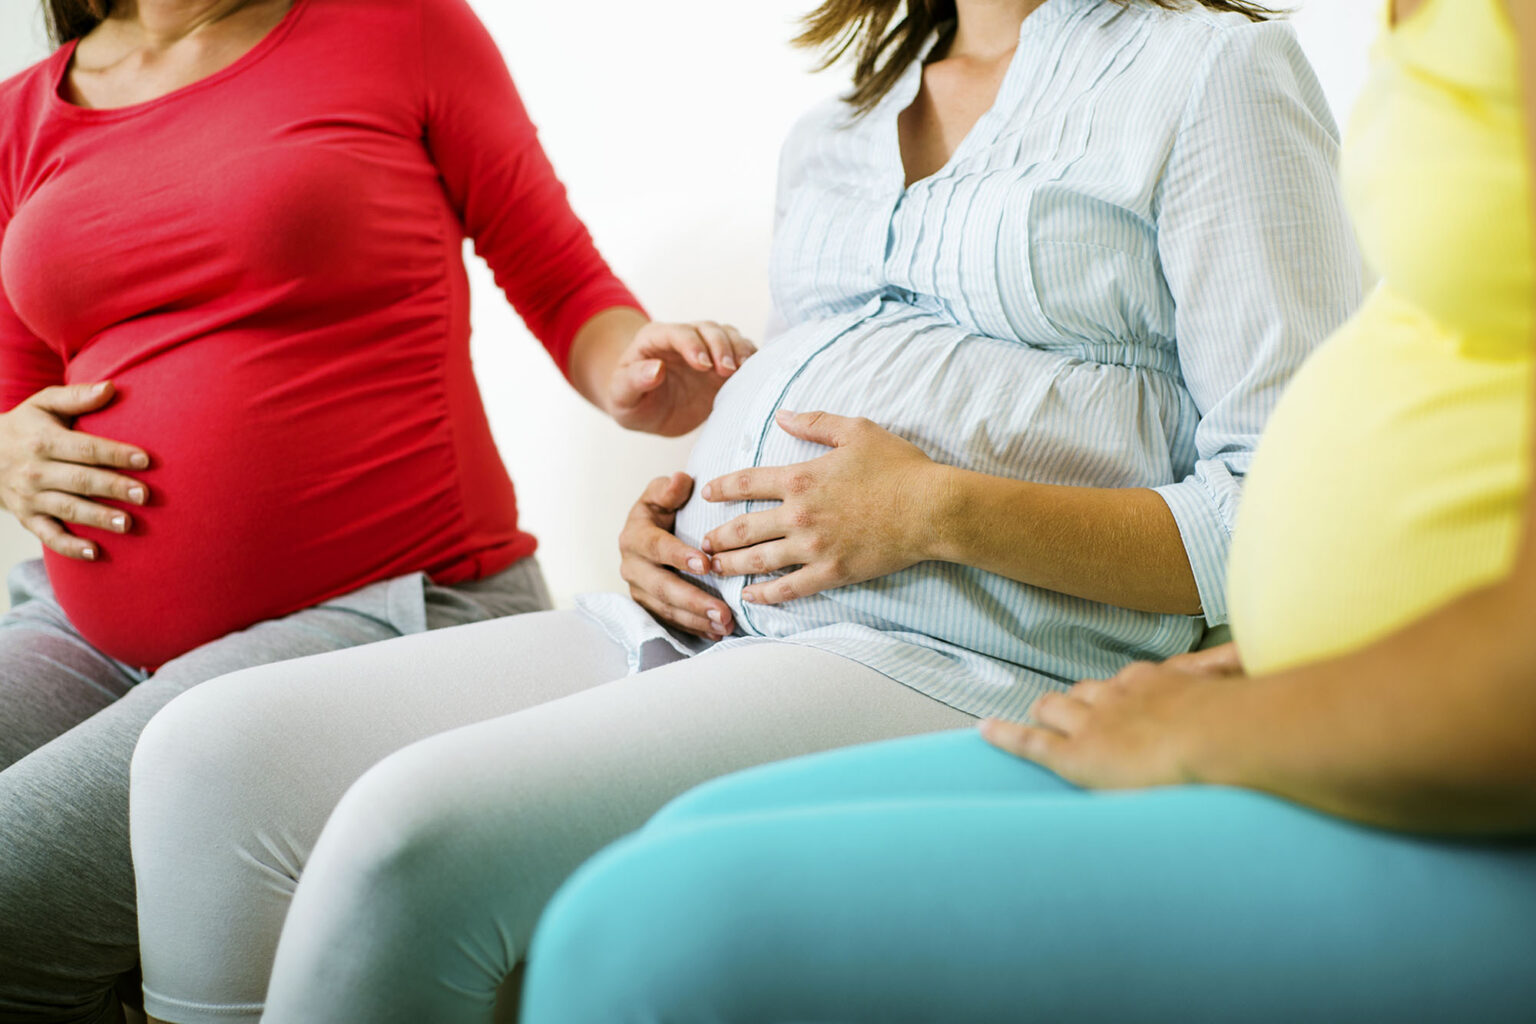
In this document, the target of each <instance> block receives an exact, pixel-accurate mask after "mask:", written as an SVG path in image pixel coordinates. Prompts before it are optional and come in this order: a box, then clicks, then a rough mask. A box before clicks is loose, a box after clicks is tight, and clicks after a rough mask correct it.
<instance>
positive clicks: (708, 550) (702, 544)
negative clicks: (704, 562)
mask: <svg viewBox="0 0 1536 1024" xmlns="http://www.w3.org/2000/svg"><path fill="white" fill-rule="evenodd" d="M699 550H701V551H703V552H704V553H705V554H706V555H712V554H714V553H715V546H714V545H713V544H711V543H710V542H709V538H708V537H705V538H704V539H703V540H701V541H699Z"/></svg>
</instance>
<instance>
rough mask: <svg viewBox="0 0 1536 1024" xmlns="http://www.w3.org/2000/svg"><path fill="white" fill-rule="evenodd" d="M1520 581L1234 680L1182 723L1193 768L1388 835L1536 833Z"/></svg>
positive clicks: (1535, 661)
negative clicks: (1311, 659)
mask: <svg viewBox="0 0 1536 1024" xmlns="http://www.w3.org/2000/svg"><path fill="white" fill-rule="evenodd" d="M1518 580H1519V578H1518V577H1517V578H1516V579H1515V580H1512V581H1510V582H1507V583H1503V584H1499V585H1496V586H1492V587H1487V588H1485V589H1482V590H1479V591H1476V592H1474V593H1472V594H1469V595H1467V596H1466V597H1463V598H1461V599H1460V600H1458V601H1455V602H1453V603H1451V604H1449V605H1447V606H1445V607H1444V608H1442V609H1440V610H1439V611H1437V612H1435V613H1433V614H1431V615H1429V616H1428V617H1426V618H1424V619H1421V620H1419V621H1418V622H1416V623H1414V624H1413V625H1411V626H1409V627H1407V628H1405V629H1403V630H1402V631H1400V632H1398V633H1396V634H1394V635H1392V636H1389V637H1387V638H1385V639H1383V640H1381V641H1379V642H1378V643H1376V644H1373V645H1372V646H1370V647H1367V648H1364V649H1362V650H1360V651H1358V652H1356V653H1353V654H1350V655H1347V656H1343V657H1339V658H1335V659H1331V660H1328V661H1325V662H1319V663H1317V664H1315V665H1313V666H1308V667H1303V668H1299V669H1294V670H1291V671H1287V672H1282V673H1278V674H1275V675H1272V676H1267V677H1262V678H1257V679H1254V680H1251V681H1245V682H1235V683H1234V684H1233V685H1232V687H1231V688H1230V689H1226V690H1222V691H1220V692H1219V694H1218V695H1217V696H1216V697H1215V699H1213V700H1211V701H1210V702H1209V703H1207V704H1206V705H1205V706H1203V707H1202V709H1201V710H1200V712H1199V714H1197V715H1196V716H1195V718H1196V720H1194V721H1191V722H1190V723H1189V729H1188V730H1187V735H1188V736H1189V737H1190V742H1191V749H1190V750H1189V751H1188V761H1187V764H1188V769H1189V774H1190V775H1191V776H1193V777H1194V778H1197V779H1199V780H1201V781H1204V782H1209V783H1217V784H1225V785H1236V786H1246V787H1250V788H1253V789H1259V790H1264V791H1267V792H1270V793H1274V794H1276V795H1279V796H1283V797H1286V798H1288V799H1291V800H1295V801H1297V802H1299V803H1303V804H1308V805H1310V806H1313V807H1317V808H1319V809H1321V810H1324V811H1328V812H1330V813H1333V814H1338V815H1341V816H1343V817H1347V818H1353V819H1356V820H1359V821H1364V822H1368V823H1371V824H1376V825H1382V826H1386V827H1391V828H1401V829H1410V830H1424V831H1437V832H1440V831H1443V832H1463V833H1503V832H1526V833H1529V832H1532V831H1536V638H1533V634H1532V630H1531V628H1530V623H1531V621H1532V614H1533V612H1536V602H1533V601H1532V600H1531V599H1530V595H1529V593H1528V591H1529V589H1530V588H1529V587H1525V586H1523V585H1522V584H1521V583H1519V582H1518Z"/></svg>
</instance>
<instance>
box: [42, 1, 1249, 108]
mask: <svg viewBox="0 0 1536 1024" xmlns="http://www.w3.org/2000/svg"><path fill="white" fill-rule="evenodd" d="M55 2H57V0H55ZM1112 2H1114V3H1118V4H1126V3H1131V2H1143V3H1152V4H1156V5H1157V6H1158V7H1163V8H1167V9H1169V10H1175V9H1178V8H1180V7H1184V6H1187V5H1188V4H1189V3H1197V4H1199V5H1200V6H1201V7H1206V8H1209V9H1211V10H1213V11H1235V12H1237V13H1238V14H1246V15H1247V16H1248V17H1249V18H1250V19H1252V20H1254V21H1263V20H1264V19H1266V18H1270V17H1274V15H1275V14H1276V13H1277V12H1275V11H1273V10H1271V9H1269V8H1268V7H1264V6H1263V5H1261V4H1258V3H1255V2H1253V0H1112ZM903 7H905V8H906V10H905V13H904V14H903V16H902V18H901V20H900V21H897V22H896V27H895V28H891V27H890V25H891V22H892V21H895V19H896V15H897V12H898V11H900V10H901V9H902V8H903ZM954 17H955V0H905V3H903V0H822V4H821V6H820V7H818V8H816V9H815V10H814V11H812V12H811V13H810V14H808V15H806V16H805V19H804V21H802V22H801V25H802V28H801V31H800V34H799V35H798V36H796V37H795V45H796V46H803V47H806V48H808V49H815V50H821V51H822V60H821V64H820V65H819V66H818V68H817V70H820V71H824V70H826V69H827V68H829V67H831V66H832V65H833V64H836V63H837V62H838V61H839V60H841V59H842V57H843V55H844V54H846V53H847V52H848V51H849V50H852V51H853V52H854V65H853V91H852V92H850V93H849V94H848V95H847V96H846V97H845V99H846V100H847V101H848V102H849V103H850V104H851V105H852V106H853V108H854V110H855V111H856V112H857V113H859V114H866V113H868V112H869V111H870V110H871V109H872V108H873V107H874V106H875V104H877V103H879V102H880V99H881V97H883V96H884V95H885V94H886V93H887V92H889V91H890V89H891V86H893V85H895V84H896V80H897V79H898V78H900V77H901V74H902V72H903V71H905V70H906V69H907V66H908V65H909V64H911V63H912V62H913V61H914V60H917V58H918V57H920V56H921V55H922V52H923V45H924V44H925V43H926V42H927V41H928V36H929V34H930V33H931V32H932V31H933V30H934V29H935V28H936V27H938V26H939V25H942V24H944V23H945V22H946V21H951V20H953V19H954Z"/></svg>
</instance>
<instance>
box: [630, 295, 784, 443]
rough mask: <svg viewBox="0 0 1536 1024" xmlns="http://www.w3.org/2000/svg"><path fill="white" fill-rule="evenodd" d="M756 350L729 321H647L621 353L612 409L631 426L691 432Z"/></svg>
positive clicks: (672, 433)
mask: <svg viewBox="0 0 1536 1024" xmlns="http://www.w3.org/2000/svg"><path fill="white" fill-rule="evenodd" d="M755 351H757V349H756V348H755V347H754V346H753V344H752V343H751V342H750V341H748V340H747V339H746V338H743V337H742V336H741V332H739V331H737V330H736V328H734V327H731V326H729V325H728V324H717V323H712V322H710V321H707V320H706V321H701V322H699V323H693V324H663V323H655V322H652V323H648V324H646V325H645V326H644V327H642V328H640V330H639V331H637V332H636V333H635V337H634V340H633V341H631V342H630V343H629V346H628V347H627V348H625V349H624V351H623V353H622V354H621V355H620V356H619V361H618V364H617V366H615V367H614V371H613V376H612V378H610V380H609V383H608V410H609V412H610V413H611V414H612V416H613V418H614V420H616V421H617V422H618V423H619V425H620V426H623V427H626V428H628V429H630V430H643V431H646V432H648V433H652V434H661V435H662V436H664V437H676V436H677V435H679V434H686V433H688V431H690V430H692V429H693V428H694V427H697V426H698V425H699V424H700V423H703V422H704V419H705V417H707V416H708V415H709V412H710V410H711V409H712V408H714V404H715V392H717V391H719V390H720V385H722V384H724V383H725V381H726V379H727V378H729V377H730V376H731V374H733V373H735V372H736V370H737V368H738V367H740V366H741V364H742V363H744V362H745V361H746V360H747V359H748V358H749V357H750V356H751V355H752V353H754V352H755Z"/></svg>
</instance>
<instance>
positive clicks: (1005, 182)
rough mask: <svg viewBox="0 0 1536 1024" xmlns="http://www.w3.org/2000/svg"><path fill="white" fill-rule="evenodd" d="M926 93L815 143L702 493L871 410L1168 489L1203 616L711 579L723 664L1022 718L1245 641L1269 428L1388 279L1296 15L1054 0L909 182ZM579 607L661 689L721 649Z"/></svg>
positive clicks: (1054, 467)
mask: <svg viewBox="0 0 1536 1024" xmlns="http://www.w3.org/2000/svg"><path fill="white" fill-rule="evenodd" d="M920 83H921V65H920V63H915V64H913V65H912V66H911V67H910V68H908V69H907V71H906V74H905V75H904V77H903V78H902V79H901V81H900V82H899V84H898V85H897V86H896V87H895V88H894V89H893V90H892V92H891V93H890V94H889V95H888V96H887V97H886V98H885V99H884V101H883V102H881V104H880V105H879V106H878V107H877V108H876V109H874V110H873V111H871V112H870V113H869V114H867V115H865V116H863V117H859V118H854V117H852V116H851V113H850V108H849V107H848V106H847V105H846V104H845V103H843V102H841V101H840V100H834V101H831V102H829V103H827V104H825V105H823V106H821V107H818V108H817V109H815V110H813V111H812V112H811V113H809V114H808V115H807V116H806V117H804V118H803V119H802V120H801V121H800V123H799V124H798V125H797V126H796V127H795V129H794V130H793V132H792V133H791V135H790V138H789V139H788V141H787V142H786V144H785V147H784V151H783V157H782V163H781V168H780V183H779V198H778V209H777V228H776V230H775V237H774V249H773V259H772V270H771V285H772V289H773V299H774V308H775V328H776V329H775V330H774V331H772V332H771V339H770V341H769V342H768V343H767V344H765V345H764V347H763V349H762V351H761V352H760V353H759V354H758V355H757V356H756V357H754V358H753V359H752V360H750V361H749V362H748V363H747V364H746V365H745V366H744V367H743V369H742V370H741V371H739V372H738V373H737V374H736V375H735V376H734V377H733V378H732V379H731V380H730V381H729V383H727V384H726V386H725V387H724V388H723V389H722V390H721V392H720V395H719V398H718V400H717V402H716V405H715V411H714V414H713V415H712V416H711V417H710V420H709V422H708V423H707V424H706V425H705V427H704V429H703V431H702V433H701V435H700V437H699V440H698V443H697V445H696V446H695V448H694V451H693V454H692V458H691V460H690V464H689V466H688V472H689V473H691V474H692V475H693V477H694V478H695V480H697V481H699V482H700V483H702V482H703V481H706V480H709V479H711V478H713V477H716V476H719V475H721V474H724V473H727V472H730V471H733V470H737V469H741V468H743V467H748V466H765V465H785V464H789V463H794V462H800V461H804V460H808V459H813V458H815V457H816V456H817V455H819V454H822V453H823V452H825V449H823V448H820V447H819V446H816V445H813V444H809V443H807V442H803V441H800V440H797V439H795V438H793V437H790V436H789V435H788V434H786V433H784V432H783V431H782V430H780V429H779V428H778V427H777V426H776V425H775V424H774V421H773V416H774V413H775V411H776V410H778V409H780V408H785V409H790V410H794V411H797V412H809V411H815V410H824V411H828V412H833V413H838V414H842V415H848V416H866V417H869V418H870V419H872V420H874V421H875V422H877V423H879V424H881V425H882V426H884V427H886V428H887V429H889V430H891V431H893V432H894V433H896V434H899V435H901V436H902V437H904V438H906V439H907V440H909V441H911V442H913V443H914V444H916V445H918V446H919V447H921V448H922V449H924V450H925V451H926V452H927V453H928V454H929V455H930V456H932V457H933V458H934V459H936V460H938V461H940V462H944V463H948V464H951V465H955V466H961V467H965V468H967V469H972V470H977V471H980V472H983V473H989V474H993V475H996V476H1002V477H1011V478H1016V479H1027V480H1033V481H1038V482H1042V483H1051V484H1065V485H1076V486H1084V487H1147V488H1154V489H1155V490H1156V491H1157V493H1158V494H1160V495H1161V496H1162V497H1163V498H1164V499H1165V500H1166V501H1167V503H1168V506H1169V508H1170V509H1171V510H1172V513H1173V515H1174V518H1175V520H1176V521H1177V523H1178V526H1179V530H1180V533H1181V536H1182V538H1183V540H1184V544H1185V547H1186V549H1187V551H1188V554H1189V560H1190V564H1191V566H1192V567H1193V569H1194V574H1195V578H1196V581H1197V583H1198V586H1199V591H1200V596H1201V601H1202V607H1203V609H1204V613H1205V614H1204V616H1203V617H1196V618H1191V617H1186V616H1180V615H1159V614H1152V613H1146V612H1137V611H1130V610H1127V609H1123V608H1117V607H1113V606H1110V605H1106V604H1098V603H1095V602H1092V601H1085V600H1081V599H1078V598H1073V597H1068V596H1065V595H1063V594H1059V593H1054V592H1051V591H1046V590H1042V589H1038V588H1035V587H1031V586H1027V585H1025V584H1022V583H1018V582H1015V581H1013V580H1009V579H1006V578H1004V577H1001V576H997V575H994V574H991V573H987V572H983V571H980V570H977V569H973V568H970V567H967V566H963V565H955V564H947V563H937V562H923V563H920V564H918V565H916V566H913V567H912V568H910V569H907V570H904V571H902V572H898V573H895V574H893V575H891V576H887V577H884V578H881V579H877V580H873V581H870V582H868V583H863V584H858V585H855V586H849V587H844V588H841V589H838V590H834V591H829V592H826V593H822V594H818V595H815V596H812V597H809V598H803V599H800V600H796V601H792V602H789V603H787V604H784V605H780V606H760V605H743V603H742V602H741V600H740V594H741V589H742V587H743V586H744V585H745V584H746V583H747V582H750V581H751V580H750V579H749V580H742V579H726V580H721V579H714V578H705V579H703V580H700V581H699V582H701V583H703V584H704V585H706V586H708V587H710V588H711V589H713V590H714V591H715V592H717V593H719V594H720V595H721V596H722V597H723V598H724V599H725V600H726V601H727V603H729V604H730V605H731V607H732V609H733V610H734V611H735V614H736V620H737V623H738V627H737V628H738V635H737V636H735V637H731V638H727V639H725V640H723V641H720V642H719V643H718V644H716V645H714V646H716V647H724V646H727V645H738V644H742V643H753V642H762V641H763V640H764V639H768V640H779V641H788V642H793V643H802V644H809V645H813V646H816V647H819V648H822V649H825V650H829V651H833V652H835V653H838V654H841V655H844V656H846V657H849V658H852V659H854V660H856V661H859V662H861V663H863V664H865V665H867V666H869V667H871V668H873V669H876V670H877V671H880V672H882V673H885V674H886V675H889V676H890V677H891V678H893V679H896V680H898V681H899V682H902V683H904V684H906V685H908V686H912V687H914V688H916V689H918V690H920V691H921V692H923V693H926V694H928V695H930V696H932V697H934V698H937V699H939V700H942V701H944V702H945V703H948V704H950V705H952V706H954V707H956V708H959V709H961V710H963V711H966V712H969V713H972V714H976V715H997V716H1002V717H1010V718H1019V717H1022V716H1023V714H1024V712H1025V711H1026V709H1027V708H1028V706H1029V704H1030V703H1031V702H1032V701H1033V700H1034V699H1035V697H1037V696H1039V695H1040V694H1041V693H1043V692H1045V691H1046V690H1048V689H1052V688H1062V687H1064V686H1067V685H1069V684H1070V683H1072V682H1074V681H1076V680H1078V679H1081V678H1087V677H1102V676H1106V675H1110V674H1113V673H1114V672H1115V671H1117V670H1118V669H1120V668H1121V667H1123V666H1124V665H1125V664H1126V663H1127V662H1129V661H1131V660H1134V659H1139V658H1154V659H1155V658H1164V657H1167V656H1170V655H1173V654H1176V653H1178V652H1181V651H1185V650H1188V649H1189V648H1191V647H1192V646H1194V645H1195V644H1197V643H1198V642H1199V640H1200V638H1201V636H1202V635H1203V633H1204V631H1205V630H1206V628H1207V626H1208V625H1209V626H1216V625H1220V624H1222V623H1225V622H1226V618H1227V602H1226V585H1225V576H1226V562H1227V549H1228V545H1229V541H1230V537H1231V530H1232V525H1233V522H1234V520H1235V517H1236V513H1237V507H1238V502H1239V499H1240V497H1241V493H1242V480H1243V475H1244V473H1245V472H1246V471H1247V468H1248V464H1249V461H1250V459H1251V457H1252V454H1253V450H1254V447H1255V445H1256V444H1257V442H1258V439H1259V435H1260V433H1261V431H1262V430H1263V428H1264V422H1265V419H1266V418H1267V417H1268V415H1269V412H1270V410H1271V409H1272V408H1273V407H1274V404H1275V402H1276V400H1277V398H1278V397H1279V394H1280V392H1281V390H1282V389H1283V388H1284V386H1285V384H1286V382H1287V380H1288V379H1289V378H1290V376H1291V374H1292V373H1293V372H1294V371H1295V369H1296V368H1297V366H1298V365H1299V364H1300V363H1301V362H1302V360H1303V359H1305V358H1306V356H1307V355H1308V353H1310V352H1311V351H1312V350H1313V349H1314V348H1315V347H1316V346H1317V345H1318V344H1319V343H1320V342H1321V341H1322V340H1323V339H1324V338H1325V337H1326V336H1327V335H1328V334H1329V333H1330V332H1331V331H1332V330H1333V329H1334V328H1335V327H1336V326H1338V325H1339V324H1341V323H1342V322H1343V321H1344V320H1345V319H1346V318H1347V317H1348V316H1349V315H1350V313H1351V312H1352V311H1353V310H1354V308H1355V306H1356V305H1357V303H1358V302H1359V301H1360V297H1361V287H1362V276H1363V275H1362V270H1361V266H1360V261H1359V256H1358V254H1357V251H1356V248H1355V244H1354V239H1353V235H1352V233H1351V230H1350V227H1349V224H1348V221H1347V219H1346V216H1345V213H1344V209H1343V203H1342V200H1341V198H1340V192H1339V186H1338V182H1337V176H1336V171H1335V163H1336V160H1337V156H1338V140H1337V130H1336V128H1335V126H1334V123H1333V119H1332V117H1331V115H1330V113H1329V111H1328V107H1327V104H1326V101H1325V100H1324V98H1323V94H1322V91H1321V89H1320V88H1319V86H1318V83H1317V81H1316V79H1315V77H1314V76H1313V74H1312V71H1311V69H1310V67H1309V66H1308V64H1307V61H1306V59H1305V57H1304V56H1303V55H1302V53H1301V49H1300V47H1299V45H1298V43H1297V41H1296V37H1295V34H1294V32H1293V31H1292V30H1291V28H1290V27H1289V26H1288V25H1285V24H1284V23H1280V22H1270V23H1257V24H1256V23H1252V22H1249V21H1248V20H1247V19H1246V18H1244V17H1242V16H1240V15H1227V14H1215V13H1211V12H1207V11H1205V10H1204V9H1201V8H1192V9H1186V10H1184V11H1179V12H1168V11H1164V10H1161V9H1159V8H1156V7H1154V6H1153V5H1151V4H1145V3H1138V2H1135V0H1133V2H1130V3H1126V4H1120V3H1115V2H1111V0H1047V3H1045V4H1044V5H1043V6H1042V7H1040V8H1039V9H1038V10H1037V11H1035V12H1034V13H1033V14H1031V15H1030V16H1029V17H1028V18H1026V19H1025V20H1024V23H1023V26H1022V28H1021V30H1020V34H1019V46H1018V50H1017V52H1016V54H1015V56H1014V57H1013V59H1012V62H1011V65H1010V67H1009V69H1008V72H1007V74H1006V77H1005V79H1004V81H1003V84H1002V86H1001V88H1000V90H999V93H998V96H997V99H996V101H995V103H994V105H993V106H992V108H991V109H990V110H989V111H988V112H987V113H986V114H985V115H984V116H983V117H982V118H981V120H980V121H979V122H978V123H977V124H976V126H975V127H974V128H973V129H972V130H971V132H970V133H969V134H968V135H967V136H966V138H965V139H964V141H963V142H962V143H961V145H960V147H959V149H958V150H957V151H956V152H955V154H954V156H953V158H952V159H951V160H950V161H949V163H948V164H947V165H946V166H945V167H944V168H943V169H941V170H940V171H938V172H937V173H935V174H934V175H932V176H931V177H928V178H925V179H923V180H921V181H918V182H916V183H914V184H913V185H912V186H910V187H906V186H905V184H904V173H903V168H902V162H901V154H900V148H899V143H898V138H897V127H896V120H897V115H898V114H899V113H900V112H901V111H902V110H903V109H904V108H905V107H907V106H909V105H910V104H911V103H912V101H913V99H914V97H915V96H916V95H917V91H918V88H919V85H920ZM750 507H751V506H749V505H746V504H709V503H706V502H703V501H702V500H699V499H698V498H697V497H695V499H694V500H693V501H691V502H690V503H689V504H688V505H687V506H686V507H685V508H684V509H683V510H682V511H681V512H680V514H679V516H678V519H677V533H678V535H679V536H680V537H682V538H684V539H685V540H687V541H688V542H689V543H692V544H697V543H698V541H699V539H700V538H701V537H702V536H703V535H704V534H705V533H707V532H708V531H709V530H711V529H713V528H715V527H716V526H719V525H720V524H722V523H724V522H726V521H727V520H729V519H731V518H733V517H735V516H736V515H738V514H741V513H742V512H744V511H747V510H749V508H750ZM849 513H850V514H852V515H859V516H869V517H876V516H882V515H890V514H894V510H890V509H882V508H876V507H867V508H856V509H850V510H849ZM1017 528H1018V529H1019V530H1021V531H1024V530H1028V529H1029V528H1030V525H1029V523H1027V522H1022V521H1021V522H1020V523H1018V525H1017ZM578 604H579V607H581V608H582V609H583V610H585V611H586V612H587V613H588V614H590V615H593V616H594V617H595V618H597V619H598V620H599V621H600V622H602V623H603V624H604V625H605V627H606V628H607V629H608V630H609V632H610V633H612V634H613V635H614V636H615V638H617V639H619V640H620V641H622V642H624V643H625V644H627V645H628V646H629V648H630V650H631V652H632V654H633V657H632V665H633V667H635V668H637V669H638V668H642V667H644V666H645V665H646V664H647V662H648V660H649V659H648V657H647V656H646V655H645V651H646V650H647V649H649V650H654V651H658V652H665V653H666V655H667V656H669V657H670V656H672V654H671V652H672V651H677V652H681V653H684V654H697V653H702V652H703V650H704V645H703V643H702V642H694V641H688V640H684V639H680V638H678V637H675V636H672V635H671V634H669V633H668V632H667V631H666V630H665V629H663V628H662V627H661V626H659V625H658V624H657V623H656V622H655V621H654V620H652V619H651V618H650V616H648V615H647V614H646V613H645V612H644V611H643V610H642V609H640V607H639V606H638V605H635V604H634V603H633V602H631V601H629V600H628V599H627V598H621V597H619V596H617V595H583V597H582V598H580V599H579V602H578ZM647 645H655V646H653V647H649V648H648V646H647Z"/></svg>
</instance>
